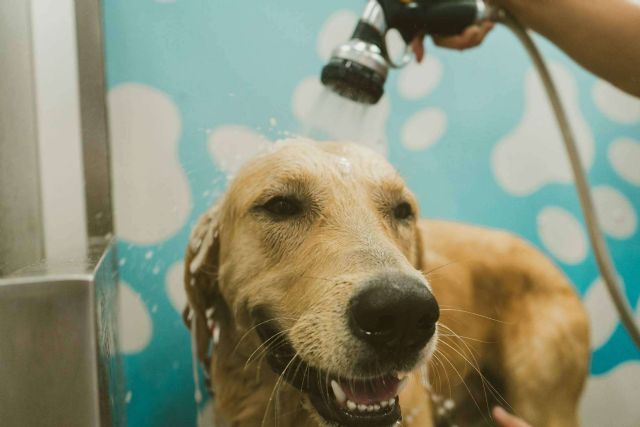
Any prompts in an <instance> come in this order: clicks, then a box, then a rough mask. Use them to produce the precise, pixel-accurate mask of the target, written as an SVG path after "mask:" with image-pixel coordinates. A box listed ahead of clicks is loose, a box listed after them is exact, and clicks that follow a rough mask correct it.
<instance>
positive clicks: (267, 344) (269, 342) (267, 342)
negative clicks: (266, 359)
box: [244, 329, 291, 369]
mask: <svg viewBox="0 0 640 427" xmlns="http://www.w3.org/2000/svg"><path fill="white" fill-rule="evenodd" d="M290 330H291V329H284V330H282V331H278V332H277V333H275V334H273V335H272V336H271V337H269V338H268V339H266V340H265V341H264V342H263V343H262V344H260V345H259V346H258V347H257V348H256V349H255V350H254V351H253V353H251V354H250V355H249V357H248V358H247V361H246V362H245V365H244V369H246V368H247V366H248V365H249V364H250V363H251V359H252V358H253V357H254V356H255V355H256V354H260V353H259V352H265V351H267V350H268V349H269V348H275V347H273V341H276V340H278V338H280V336H282V335H284V334H286V333H287V332H289V331H290ZM279 345H282V343H280V344H279Z"/></svg>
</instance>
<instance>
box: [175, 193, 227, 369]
mask: <svg viewBox="0 0 640 427" xmlns="http://www.w3.org/2000/svg"><path fill="white" fill-rule="evenodd" d="M219 206H220V203H217V204H216V205H215V206H214V207H212V208H211V209H210V210H209V211H207V212H206V213H205V214H204V215H202V216H201V217H200V218H199V219H198V222H197V223H196V226H195V227H194V228H193V231H192V232H191V236H190V237H189V244H188V246H187V252H186V255H185V260H184V288H185V291H186V294H187V300H188V304H187V307H185V309H184V312H183V318H184V321H185V323H186V325H187V327H188V328H189V329H191V333H194V332H195V337H193V338H194V339H195V343H196V347H197V354H198V359H200V361H201V362H203V363H208V360H207V358H208V350H209V342H210V340H211V330H210V325H209V320H210V319H209V318H208V315H209V314H210V312H211V310H212V309H214V308H215V303H216V297H217V294H218V265H219V255H220V224H219V222H218V221H219V218H218V213H219V210H220V208H219Z"/></svg>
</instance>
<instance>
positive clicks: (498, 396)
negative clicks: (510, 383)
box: [441, 341, 513, 413]
mask: <svg viewBox="0 0 640 427" xmlns="http://www.w3.org/2000/svg"><path fill="white" fill-rule="evenodd" d="M441 342H442V344H444V345H446V346H447V347H449V348H450V349H451V350H453V351H455V352H456V353H457V354H458V355H459V356H460V357H461V358H462V359H463V360H464V361H465V362H466V363H468V364H469V366H471V367H472V368H473V369H474V370H475V371H476V373H477V374H478V375H479V377H480V381H481V382H482V384H483V388H484V385H485V384H486V385H487V386H488V387H489V391H491V394H492V395H493V397H495V398H496V399H497V400H498V401H499V402H500V404H502V405H504V406H507V407H508V408H509V409H510V410H512V411H513V408H512V407H511V405H510V404H509V402H507V401H506V399H505V398H504V397H503V396H502V394H501V393H500V392H499V391H498V389H497V388H496V387H495V386H494V385H493V384H491V382H490V381H489V380H488V379H487V377H485V376H484V374H483V373H482V372H481V371H480V369H479V368H478V367H477V362H476V364H473V363H471V362H470V361H469V359H467V358H466V357H465V356H464V355H463V354H462V353H460V352H459V351H458V350H456V349H455V348H454V347H453V346H452V345H450V344H448V343H447V342H445V341H441ZM474 360H475V358H474ZM485 400H486V402H487V412H488V413H490V412H491V410H490V409H489V403H488V396H487V395H486V391H485Z"/></svg>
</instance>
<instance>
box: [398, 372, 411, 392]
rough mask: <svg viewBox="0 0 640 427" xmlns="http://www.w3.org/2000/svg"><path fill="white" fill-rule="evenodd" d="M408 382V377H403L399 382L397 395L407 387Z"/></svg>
mask: <svg viewBox="0 0 640 427" xmlns="http://www.w3.org/2000/svg"><path fill="white" fill-rule="evenodd" d="M408 382H409V377H408V376H406V377H404V378H403V379H402V380H401V381H400V384H398V393H397V394H400V392H401V391H402V390H403V389H404V388H405V387H406V386H407V383H408Z"/></svg>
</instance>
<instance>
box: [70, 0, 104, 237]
mask: <svg viewBox="0 0 640 427" xmlns="http://www.w3.org/2000/svg"><path fill="white" fill-rule="evenodd" d="M75 4H76V34H77V46H78V79H79V84H80V108H81V122H82V142H83V157H84V176H85V188H86V195H85V197H86V201H87V227H88V233H89V238H90V239H92V238H93V239H95V238H98V240H99V238H100V237H103V236H105V235H111V234H112V233H113V217H112V204H111V175H110V157H109V143H108V126H107V105H106V96H105V94H106V84H105V71H104V54H103V51H104V49H103V43H102V14H101V12H102V9H101V3H100V1H99V0H76V2H75Z"/></svg>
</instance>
